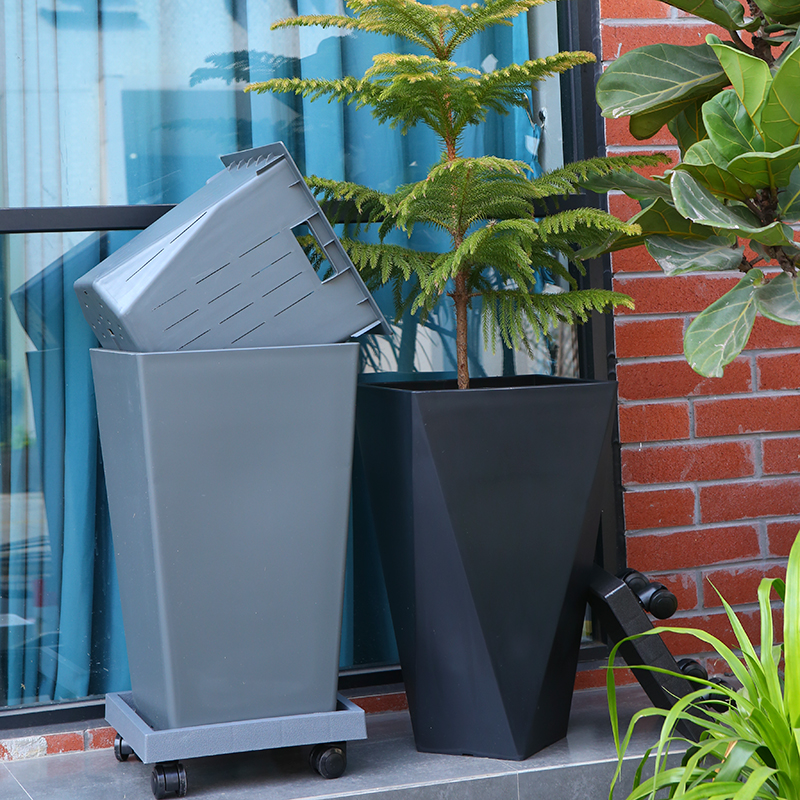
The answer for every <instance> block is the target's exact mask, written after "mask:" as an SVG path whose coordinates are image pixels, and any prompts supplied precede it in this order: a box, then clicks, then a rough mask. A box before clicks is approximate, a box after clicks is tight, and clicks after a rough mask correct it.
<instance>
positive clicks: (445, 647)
mask: <svg viewBox="0 0 800 800" xmlns="http://www.w3.org/2000/svg"><path fill="white" fill-rule="evenodd" d="M472 383H473V386H474V387H475V388H472V389H470V390H469V391H458V390H456V389H455V383H454V382H452V383H444V382H442V383H430V384H426V383H411V384H392V385H362V386H360V387H359V390H358V403H357V411H356V420H357V423H356V424H357V431H358V441H359V446H360V448H361V455H362V459H363V462H364V471H365V479H366V482H367V486H368V489H369V493H370V497H371V506H372V511H373V518H374V519H373V521H374V524H375V528H376V531H377V533H378V538H379V542H380V547H381V558H382V562H383V568H384V574H385V577H386V584H387V589H388V592H389V602H390V606H391V610H392V619H393V622H394V626H395V633H396V636H397V643H398V649H399V651H400V661H401V666H402V669H403V677H404V680H405V684H406V691H407V694H408V702H409V708H410V711H411V719H412V724H413V727H414V736H415V739H416V744H417V748H418V749H419V750H422V751H427V752H437V753H450V754H465V755H477V756H489V757H494V758H505V759H514V760H521V759H524V758H527V757H528V756H530V755H532V754H533V753H535V752H537V751H538V750H541V749H542V748H544V747H546V746H548V745H550V744H552V743H553V742H555V741H557V740H558V739H561V738H562V737H564V736H565V735H566V731H567V721H568V717H569V710H570V704H571V700H572V690H573V684H574V680H575V672H576V667H577V658H578V651H579V647H580V638H581V630H582V624H583V618H584V611H585V607H586V599H587V591H588V581H589V575H590V571H591V566H592V562H593V557H594V554H595V548H596V544H597V535H598V526H599V523H600V517H601V514H602V507H603V496H604V494H605V489H606V481H607V480H609V479H610V475H609V471H608V469H607V467H609V466H610V447H611V431H612V423H613V417H614V408H615V400H616V384H614V383H594V382H586V381H572V380H566V379H559V378H548V377H544V376H527V377H521V378H515V379H510V380H509V379H489V380H486V381H473V382H472Z"/></svg>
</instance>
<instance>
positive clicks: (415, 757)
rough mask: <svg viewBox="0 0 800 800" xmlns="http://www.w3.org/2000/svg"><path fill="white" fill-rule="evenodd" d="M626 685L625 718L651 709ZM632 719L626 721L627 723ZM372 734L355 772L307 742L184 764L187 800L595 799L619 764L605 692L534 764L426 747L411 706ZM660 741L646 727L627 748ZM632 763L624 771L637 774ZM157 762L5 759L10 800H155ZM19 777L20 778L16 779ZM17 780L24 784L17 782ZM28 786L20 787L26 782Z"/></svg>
mask: <svg viewBox="0 0 800 800" xmlns="http://www.w3.org/2000/svg"><path fill="white" fill-rule="evenodd" d="M645 703H646V701H645V699H644V696H643V694H642V693H641V692H639V691H638V689H635V690H630V691H627V692H626V694H625V703H624V704H623V707H624V708H626V709H627V715H626V717H628V718H629V717H630V714H632V713H633V710H634V709H636V708H640V707H641V706H643V705H645ZM623 724H626V720H623ZM368 731H369V738H368V739H367V740H365V741H360V742H351V743H350V744H349V745H348V767H347V772H346V773H345V774H344V775H343V776H342V777H341V778H338V779H337V780H325V779H323V778H321V777H320V776H319V775H317V774H316V773H315V772H313V771H312V770H311V768H310V767H309V765H308V761H307V752H303V751H302V750H301V749H299V748H290V749H286V750H275V751H266V752H261V753H245V754H238V755H227V756H218V757H212V758H202V759H192V760H186V761H185V762H184V765H185V767H186V770H187V775H188V783H189V795H188V796H189V798H198V800H201V798H202V799H203V800H234V798H235V800H256V798H258V799H259V800H262V799H263V798H265V797H268V798H269V800H325V799H326V798H337V799H338V800H347V798H355V800H553V798H558V800H594V799H595V798H601V797H604V796H606V795H607V792H608V786H609V782H610V780H611V776H612V775H613V773H614V769H615V767H616V755H615V752H614V745H613V741H612V737H611V725H610V722H609V719H608V712H607V706H606V700H605V694H604V693H603V692H598V693H596V694H587V693H584V694H582V695H581V696H580V697H579V700H578V701H577V702H576V705H575V708H574V710H573V715H572V718H571V723H570V732H569V735H568V737H567V738H566V739H565V740H562V741H560V742H558V743H556V744H555V745H553V746H552V747H549V748H547V749H545V750H543V751H542V752H540V753H537V754H536V755H534V756H532V757H531V758H529V759H528V760H527V761H522V762H514V761H499V760H496V759H485V758H469V757H465V756H444V755H437V754H433V753H419V752H417V750H416V748H415V747H414V740H413V735H412V731H411V724H410V720H409V717H408V713H407V712H396V713H387V714H379V715H374V716H370V717H368ZM656 738H657V736H656V727H655V726H654V725H652V724H649V725H644V726H643V727H642V728H641V729H640V730H639V732H638V734H637V736H636V737H635V738H634V740H633V742H632V744H631V747H630V750H629V753H630V755H631V756H632V757H636V756H639V755H641V754H642V753H643V752H644V751H645V750H646V748H647V747H648V746H649V745H650V744H652V742H653V741H654V740H655V739H656ZM634 770H635V763H634V761H632V762H631V767H630V769H629V770H626V771H627V772H629V773H630V776H632V775H633V772H634ZM151 771H152V765H145V764H141V763H140V762H138V761H137V760H135V759H131V760H129V761H128V762H126V763H124V764H119V763H117V761H116V760H115V759H114V756H113V754H112V753H111V751H110V750H102V751H95V752H90V753H78V754H70V755H62V756H49V757H45V758H39V759H31V760H29V761H16V762H9V763H8V764H6V765H5V766H3V765H0V798H2V800H51V799H52V798H57V799H58V800H118V799H119V798H123V799H124V800H127V799H128V798H130V799H131V800H139V799H140V798H141V800H149V798H151V797H152V795H151V793H150V773H151ZM15 778H16V780H14V779H15ZM17 781H18V782H19V783H17ZM20 786H21V787H23V788H22V789H21V788H20Z"/></svg>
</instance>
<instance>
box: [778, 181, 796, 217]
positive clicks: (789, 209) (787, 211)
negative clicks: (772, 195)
mask: <svg viewBox="0 0 800 800" xmlns="http://www.w3.org/2000/svg"><path fill="white" fill-rule="evenodd" d="M778 201H779V205H778V213H779V214H780V216H781V219H783V220H785V221H787V222H796V221H797V220H800V167H799V168H797V169H795V170H794V171H793V172H792V174H791V175H790V176H789V182H788V183H787V184H786V188H784V189H782V190H781V191H780V192H778Z"/></svg>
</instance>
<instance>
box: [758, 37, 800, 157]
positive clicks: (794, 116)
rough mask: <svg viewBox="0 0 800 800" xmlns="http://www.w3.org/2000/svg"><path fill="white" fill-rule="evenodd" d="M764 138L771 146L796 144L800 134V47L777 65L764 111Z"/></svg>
mask: <svg viewBox="0 0 800 800" xmlns="http://www.w3.org/2000/svg"><path fill="white" fill-rule="evenodd" d="M761 124H762V126H763V129H764V139H765V141H766V143H767V146H768V147H769V149H771V150H779V149H781V148H784V147H789V146H790V145H793V144H794V143H795V141H796V140H797V136H798V134H800V50H795V51H794V52H793V53H792V54H791V55H790V56H789V57H788V58H787V59H786V60H785V61H784V62H783V63H782V64H781V66H780V67H779V68H778V71H777V72H776V73H775V77H774V78H773V79H772V85H771V86H770V89H769V94H768V95H767V98H766V102H765V103H764V108H763V110H762V112H761Z"/></svg>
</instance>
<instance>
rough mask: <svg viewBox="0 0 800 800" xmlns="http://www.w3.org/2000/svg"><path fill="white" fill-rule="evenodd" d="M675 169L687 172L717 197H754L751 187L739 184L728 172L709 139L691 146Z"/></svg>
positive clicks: (737, 198)
mask: <svg viewBox="0 0 800 800" xmlns="http://www.w3.org/2000/svg"><path fill="white" fill-rule="evenodd" d="M676 169H678V170H682V171H683V172H688V173H689V174H690V175H691V176H692V177H693V178H694V179H695V180H696V181H699V182H700V183H701V184H703V185H704V186H705V187H706V188H708V189H710V190H711V192H712V193H713V194H715V195H717V197H727V198H730V199H732V200H747V199H748V198H753V197H755V195H756V190H755V189H753V187H752V186H748V185H746V184H741V183H739V181H737V180H736V178H734V177H733V175H731V174H730V173H729V172H728V161H727V159H725V158H724V157H723V155H722V153H720V152H719V150H717V148H716V147H715V145H714V143H713V142H712V141H711V139H703V141H701V142H697V143H696V144H693V145H692V146H691V147H690V148H689V149H688V150H687V151H686V155H685V156H684V158H683V162H682V163H680V164H679V165H678V166H677V167H676Z"/></svg>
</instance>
